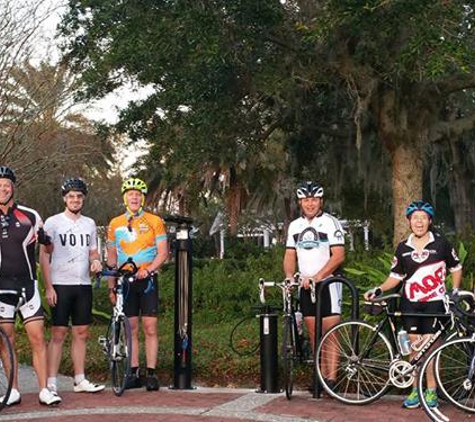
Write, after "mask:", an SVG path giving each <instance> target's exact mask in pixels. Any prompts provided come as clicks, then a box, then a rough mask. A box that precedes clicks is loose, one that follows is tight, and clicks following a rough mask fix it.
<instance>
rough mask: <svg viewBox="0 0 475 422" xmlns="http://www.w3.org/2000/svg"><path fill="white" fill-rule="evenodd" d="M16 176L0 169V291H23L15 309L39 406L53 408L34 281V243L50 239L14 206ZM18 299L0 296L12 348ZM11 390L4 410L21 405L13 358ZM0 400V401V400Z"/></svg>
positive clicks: (55, 399)
mask: <svg viewBox="0 0 475 422" xmlns="http://www.w3.org/2000/svg"><path fill="white" fill-rule="evenodd" d="M15 182H16V176H15V174H14V173H13V171H12V170H11V169H10V168H8V167H5V166H0V230H1V235H0V290H17V291H19V292H21V290H22V288H25V291H26V303H24V304H23V305H22V306H21V307H20V308H19V314H20V317H21V320H22V321H23V324H24V326H25V331H26V334H27V335H28V339H29V341H30V345H31V349H32V354H33V359H32V360H33V367H34V368H35V371H36V375H37V377H38V384H39V387H40V393H39V402H40V404H45V405H54V404H58V403H60V402H61V398H60V397H59V396H58V395H57V394H56V393H54V392H52V391H50V390H48V389H47V388H46V368H47V366H46V364H47V357H46V343H45V339H44V326H43V309H42V307H41V299H40V293H39V291H38V282H37V280H36V262H35V246H36V242H38V243H42V244H44V245H47V244H49V243H50V239H49V238H48V236H47V235H46V234H45V233H44V231H43V229H42V228H41V227H42V224H43V223H42V221H41V218H40V216H39V215H38V213H37V212H36V211H35V210H32V209H31V208H27V207H24V206H23V205H18V204H16V203H15V202H14V199H13V196H14V192H15ZM17 304H18V297H17V296H16V295H11V294H0V325H1V326H2V328H3V329H4V330H5V332H6V334H7V336H8V338H9V340H10V342H11V344H12V346H13V347H14V344H15V319H16V315H15V308H16V306H17ZM13 374H14V378H13V388H12V390H11V393H10V397H9V399H8V401H7V405H8V406H13V405H15V404H19V403H20V402H21V396H20V392H19V391H18V362H17V359H16V357H15V366H14V368H13ZM0 400H1V399H0Z"/></svg>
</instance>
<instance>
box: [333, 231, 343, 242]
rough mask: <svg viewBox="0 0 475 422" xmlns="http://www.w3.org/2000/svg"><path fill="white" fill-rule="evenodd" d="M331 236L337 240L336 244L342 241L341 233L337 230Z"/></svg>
mask: <svg viewBox="0 0 475 422" xmlns="http://www.w3.org/2000/svg"><path fill="white" fill-rule="evenodd" d="M333 236H335V239H336V240H337V242H341V241H343V233H342V232H341V230H337V231H336V232H335V233H334V234H333Z"/></svg>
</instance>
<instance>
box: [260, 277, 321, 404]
mask: <svg viewBox="0 0 475 422" xmlns="http://www.w3.org/2000/svg"><path fill="white" fill-rule="evenodd" d="M300 284H301V279H300V274H298V273H297V274H295V275H294V277H293V278H291V279H289V278H286V279H285V280H284V281H283V282H281V283H278V282H274V281H265V280H264V279H263V278H261V279H260V280H259V299H260V301H261V303H262V304H265V302H266V296H265V289H266V287H279V288H280V289H281V290H282V302H283V313H284V314H283V318H284V326H283V337H282V339H283V340H282V365H283V372H284V388H285V396H286V397H287V399H288V400H291V399H292V393H293V389H294V368H295V364H296V363H297V362H305V361H309V362H311V359H309V356H308V355H309V352H308V349H309V347H307V348H305V347H304V346H305V340H304V336H303V320H302V314H301V313H300V310H299V305H298V299H297V297H295V296H296V294H295V292H296V291H297V292H298V291H299V288H300ZM310 294H311V299H312V302H313V303H315V297H316V296H315V283H314V282H313V280H310ZM299 313H300V315H299ZM296 315H297V316H298V318H296ZM307 346H308V344H307Z"/></svg>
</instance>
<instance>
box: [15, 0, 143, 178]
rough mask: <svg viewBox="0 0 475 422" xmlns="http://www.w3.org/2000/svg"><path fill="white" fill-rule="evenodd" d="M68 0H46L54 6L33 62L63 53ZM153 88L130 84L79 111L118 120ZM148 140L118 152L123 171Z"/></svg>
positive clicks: (95, 117) (93, 117) (108, 120)
mask: <svg viewBox="0 0 475 422" xmlns="http://www.w3.org/2000/svg"><path fill="white" fill-rule="evenodd" d="M20 1H26V2H29V1H31V0H20ZM65 4H66V1H65V0H45V6H44V7H45V10H48V8H50V10H52V12H51V13H49V17H48V18H47V19H46V20H45V21H44V22H43V24H42V25H41V27H40V31H39V34H38V38H37V40H38V42H37V43H36V44H35V52H34V56H33V60H32V61H33V63H34V62H40V61H41V60H44V59H45V58H48V59H49V60H51V61H52V62H57V61H58V60H59V57H60V53H59V44H60V41H61V40H60V39H59V38H58V36H57V31H56V29H57V26H58V24H59V23H60V21H61V16H62V15H63V14H64V13H65V12H66V7H65ZM149 92H150V89H137V88H135V87H132V86H127V87H124V88H121V89H118V90H117V91H116V92H114V93H111V94H109V95H107V96H106V97H105V98H102V99H100V100H94V101H90V102H88V103H87V104H83V105H81V106H80V107H79V108H78V110H77V111H79V112H81V113H82V114H84V115H85V116H86V117H88V118H89V119H91V120H94V121H98V122H106V123H109V124H113V123H116V122H117V120H118V115H119V111H120V110H121V109H123V108H125V107H126V106H127V104H128V102H129V101H131V100H137V99H142V98H145V97H146V96H147V94H148V93H149ZM146 150H147V149H146V143H145V142H144V143H142V144H139V145H133V146H130V147H127V149H125V150H124V149H123V150H121V151H119V153H118V160H119V161H120V162H121V165H120V167H121V170H122V172H123V173H125V174H127V173H129V170H128V169H130V166H131V165H132V164H133V163H134V162H135V161H136V159H137V157H138V156H140V155H143V154H144V153H146Z"/></svg>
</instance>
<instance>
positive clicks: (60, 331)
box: [48, 326, 68, 378]
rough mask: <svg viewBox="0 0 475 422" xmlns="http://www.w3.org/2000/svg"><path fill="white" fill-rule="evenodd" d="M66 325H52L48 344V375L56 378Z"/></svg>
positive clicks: (66, 329) (66, 330)
mask: <svg viewBox="0 0 475 422" xmlns="http://www.w3.org/2000/svg"><path fill="white" fill-rule="evenodd" d="M67 332H68V327H59V326H58V327H52V328H51V340H50V342H49V344H48V377H51V378H56V376H57V375H58V371H59V365H60V364H61V356H62V352H63V343H64V339H65V338H66V334H67Z"/></svg>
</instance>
